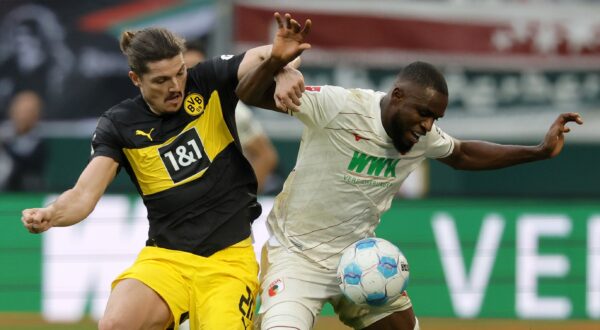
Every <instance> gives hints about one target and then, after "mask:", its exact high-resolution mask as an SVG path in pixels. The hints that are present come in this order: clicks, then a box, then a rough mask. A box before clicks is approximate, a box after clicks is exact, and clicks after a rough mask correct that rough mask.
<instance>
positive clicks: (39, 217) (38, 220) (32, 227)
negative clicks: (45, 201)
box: [21, 208, 52, 234]
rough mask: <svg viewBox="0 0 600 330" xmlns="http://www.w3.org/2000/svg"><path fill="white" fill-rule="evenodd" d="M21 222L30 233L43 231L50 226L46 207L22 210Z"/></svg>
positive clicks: (48, 212)
mask: <svg viewBox="0 0 600 330" xmlns="http://www.w3.org/2000/svg"><path fill="white" fill-rule="evenodd" d="M21 222H23V226H25V228H27V230H28V231H29V232H30V233H32V234H39V233H42V232H45V231H46V230H48V229H50V228H51V227H52V224H51V223H50V211H49V210H48V209H47V208H40V209H26V210H23V212H22V216H21Z"/></svg>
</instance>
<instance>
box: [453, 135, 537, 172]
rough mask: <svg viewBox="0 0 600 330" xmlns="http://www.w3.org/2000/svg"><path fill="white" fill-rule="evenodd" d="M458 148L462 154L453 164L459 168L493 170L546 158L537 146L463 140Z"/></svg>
mask: <svg viewBox="0 0 600 330" xmlns="http://www.w3.org/2000/svg"><path fill="white" fill-rule="evenodd" d="M460 148H461V151H462V155H463V156H462V157H461V160H460V161H459V162H457V163H456V164H454V165H453V167H454V168H456V169H460V170H493V169H499V168H504V167H509V166H514V165H518V164H523V163H528V162H533V161H537V160H541V159H545V158H547V157H544V155H543V153H542V152H541V150H540V147H539V146H522V145H502V144H496V143H490V142H485V141H463V142H461V145H460Z"/></svg>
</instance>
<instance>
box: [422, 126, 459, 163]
mask: <svg viewBox="0 0 600 330" xmlns="http://www.w3.org/2000/svg"><path fill="white" fill-rule="evenodd" d="M426 136H427V149H426V150H425V157H427V158H445V157H448V156H450V154H451V153H452V151H453V150H454V138H453V137H451V136H450V135H448V134H447V133H446V132H444V131H442V129H441V128H439V127H438V126H437V125H435V124H434V125H433V127H432V128H431V131H429V133H427V135H426Z"/></svg>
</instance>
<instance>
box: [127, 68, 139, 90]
mask: <svg viewBox="0 0 600 330" xmlns="http://www.w3.org/2000/svg"><path fill="white" fill-rule="evenodd" d="M128 75H129V79H131V82H132V83H133V84H134V85H135V86H136V87H140V85H141V81H140V76H138V75H137V73H135V72H133V71H129V73H128Z"/></svg>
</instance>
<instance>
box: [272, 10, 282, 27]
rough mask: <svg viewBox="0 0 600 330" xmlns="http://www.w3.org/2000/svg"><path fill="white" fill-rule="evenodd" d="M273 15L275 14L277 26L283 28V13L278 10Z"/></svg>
mask: <svg viewBox="0 0 600 330" xmlns="http://www.w3.org/2000/svg"><path fill="white" fill-rule="evenodd" d="M273 16H275V21H276V22H277V27H279V28H280V29H281V28H283V19H282V18H281V15H280V14H279V13H278V12H276V13H275V14H273Z"/></svg>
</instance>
